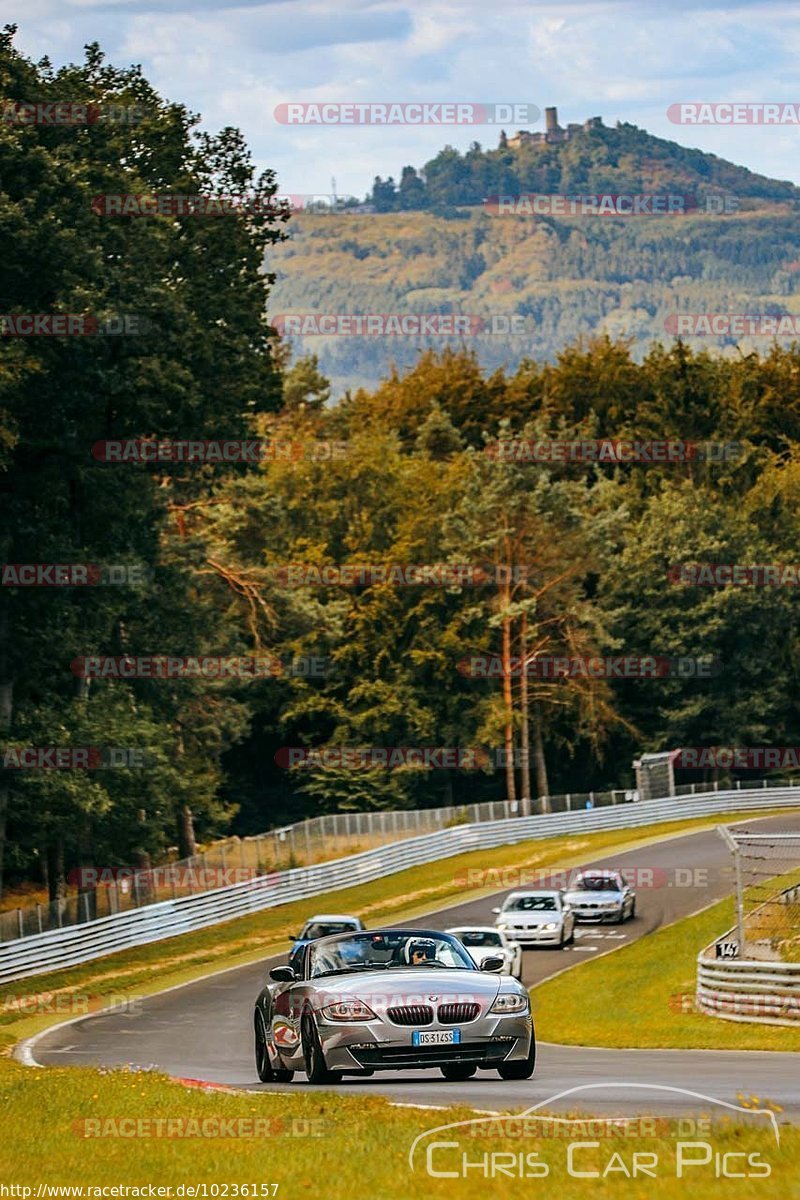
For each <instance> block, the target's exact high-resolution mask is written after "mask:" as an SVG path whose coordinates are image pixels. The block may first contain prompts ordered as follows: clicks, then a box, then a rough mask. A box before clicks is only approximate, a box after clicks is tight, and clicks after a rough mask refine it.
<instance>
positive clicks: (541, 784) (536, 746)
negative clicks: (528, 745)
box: [533, 702, 550, 812]
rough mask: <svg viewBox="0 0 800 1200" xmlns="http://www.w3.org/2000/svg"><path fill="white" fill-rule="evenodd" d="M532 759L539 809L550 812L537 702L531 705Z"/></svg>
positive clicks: (539, 709)
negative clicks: (539, 800) (539, 803)
mask: <svg viewBox="0 0 800 1200" xmlns="http://www.w3.org/2000/svg"><path fill="white" fill-rule="evenodd" d="M533 759H534V763H535V764H536V791H537V793H538V795H539V797H540V798H541V810H542V812H550V799H549V797H550V784H549V783H548V780H547V762H546V760H545V757H544V740H543V738H542V710H541V708H540V707H539V704H538V702H537V703H536V704H534V706H533Z"/></svg>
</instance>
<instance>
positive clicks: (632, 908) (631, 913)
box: [628, 898, 636, 921]
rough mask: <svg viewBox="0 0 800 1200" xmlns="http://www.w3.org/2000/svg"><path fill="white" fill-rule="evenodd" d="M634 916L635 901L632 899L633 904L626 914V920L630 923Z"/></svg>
mask: <svg viewBox="0 0 800 1200" xmlns="http://www.w3.org/2000/svg"><path fill="white" fill-rule="evenodd" d="M635 916H636V899H635V898H634V901H633V904H632V905H631V911H630V913H629V914H628V920H629V921H632V920H633V918H634V917H635Z"/></svg>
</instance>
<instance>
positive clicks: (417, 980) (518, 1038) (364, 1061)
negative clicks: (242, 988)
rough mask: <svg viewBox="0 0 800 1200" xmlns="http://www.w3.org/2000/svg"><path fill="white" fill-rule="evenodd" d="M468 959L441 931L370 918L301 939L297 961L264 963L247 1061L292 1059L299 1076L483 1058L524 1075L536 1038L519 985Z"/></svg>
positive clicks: (266, 1078) (280, 1076) (335, 1077)
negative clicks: (354, 928) (357, 929)
mask: <svg viewBox="0 0 800 1200" xmlns="http://www.w3.org/2000/svg"><path fill="white" fill-rule="evenodd" d="M503 965H504V963H503V959H502V958H501V957H498V956H496V955H491V954H489V955H487V956H486V958H484V959H483V960H482V962H481V964H480V966H477V965H476V964H475V963H474V962H473V960H472V958H471V957H470V956H469V954H468V953H467V951H466V950H465V949H464V947H463V946H462V945H461V943H460V942H459V940H458V939H457V938H455V937H453V936H451V935H450V934H447V933H441V932H438V931H428V930H418V929H377V930H370V931H368V932H364V933H351V934H337V935H335V936H334V937H327V938H321V939H320V940H319V941H315V942H311V943H310V944H309V945H307V946H306V947H305V949H304V951H303V956H302V959H301V961H300V963H299V970H295V969H293V968H292V967H288V966H287V967H273V969H272V970H271V971H270V978H271V980H272V981H273V982H272V983H270V984H267V986H266V987H265V988H263V990H262V991H261V993H260V994H259V996H258V999H257V1001H256V1007H255V1014H254V1015H255V1050H256V1069H257V1071H258V1076H259V1079H261V1080H262V1081H263V1082H264V1083H269V1082H288V1081H289V1080H291V1079H292V1077H293V1075H294V1072H295V1071H296V1070H304V1071H305V1073H306V1076H307V1078H308V1080H309V1082H310V1083H338V1082H339V1080H340V1079H341V1078H342V1076H343V1075H345V1074H350V1075H371V1074H372V1073H373V1072H374V1071H403V1070H418V1069H420V1068H422V1069H432V1068H437V1069H438V1070H440V1071H441V1073H442V1074H443V1075H444V1077H445V1079H451V1080H458V1079H469V1078H470V1076H472V1075H474V1074H475V1072H476V1071H477V1070H478V1069H479V1068H481V1069H494V1070H497V1071H498V1073H499V1074H500V1075H501V1076H502V1078H503V1079H529V1078H530V1076H531V1075H532V1074H533V1070H534V1064H535V1059H536V1041H535V1037H534V1029H533V1019H532V1016H531V1006H530V1000H529V997H528V993H527V991H526V990H525V988H524V987H523V986H522V984H520V983H519V982H518V981H517V980H516V979H513V978H512V977H511V976H510V975H501V974H498V973H497V972H499V971H501V970H502V968H503Z"/></svg>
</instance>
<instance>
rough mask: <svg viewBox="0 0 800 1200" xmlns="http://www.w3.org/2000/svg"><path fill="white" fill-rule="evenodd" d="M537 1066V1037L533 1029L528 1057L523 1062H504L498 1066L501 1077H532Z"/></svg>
mask: <svg viewBox="0 0 800 1200" xmlns="http://www.w3.org/2000/svg"><path fill="white" fill-rule="evenodd" d="M535 1067H536V1037H535V1035H534V1033H533V1031H532V1030H531V1046H530V1050H529V1051H528V1057H527V1058H525V1059H523V1061H522V1062H510V1063H502V1064H501V1065H500V1066H499V1067H498V1068H497V1074H498V1075H499V1076H500V1078H501V1079H530V1077H531V1075H532V1074H533V1072H534V1069H535Z"/></svg>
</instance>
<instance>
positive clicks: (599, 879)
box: [567, 867, 636, 924]
mask: <svg viewBox="0 0 800 1200" xmlns="http://www.w3.org/2000/svg"><path fill="white" fill-rule="evenodd" d="M567 899H568V900H569V902H570V904H571V905H572V909H573V911H574V913H575V916H576V917H577V919H578V920H579V921H601V922H602V921H615V922H618V923H620V924H621V923H622V922H623V921H627V920H628V919H629V918H631V919H632V918H633V917H635V916H636V893H635V892H634V890H633V888H632V887H631V885H630V884H629V883H627V882H626V880H625V877H624V876H623V874H622V873H621V872H620V871H611V870H608V869H606V868H588V867H587V869H586V870H585V871H579V872H578V874H577V876H576V878H575V881H574V883H573V884H572V886H571V887H570V889H569V891H568V892H567Z"/></svg>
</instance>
